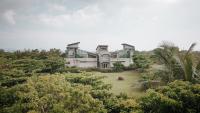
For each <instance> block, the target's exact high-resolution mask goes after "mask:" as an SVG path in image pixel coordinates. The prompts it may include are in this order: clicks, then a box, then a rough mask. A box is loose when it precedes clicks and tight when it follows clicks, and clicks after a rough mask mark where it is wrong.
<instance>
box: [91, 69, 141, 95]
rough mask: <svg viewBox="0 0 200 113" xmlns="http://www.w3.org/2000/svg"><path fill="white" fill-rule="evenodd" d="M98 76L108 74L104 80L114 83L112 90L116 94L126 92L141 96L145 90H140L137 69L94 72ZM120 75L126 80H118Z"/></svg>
mask: <svg viewBox="0 0 200 113" xmlns="http://www.w3.org/2000/svg"><path fill="white" fill-rule="evenodd" d="M94 74H95V75H98V76H106V78H105V79H103V81H104V82H105V83H107V84H112V89H111V92H112V93H114V94H116V95H117V94H120V93H126V94H127V95H128V96H132V97H135V98H137V97H140V96H143V95H144V92H142V91H141V90H140V83H139V82H138V80H139V78H140V75H139V73H138V72H136V71H125V72H119V73H100V72H94ZM118 77H123V78H124V80H118Z"/></svg>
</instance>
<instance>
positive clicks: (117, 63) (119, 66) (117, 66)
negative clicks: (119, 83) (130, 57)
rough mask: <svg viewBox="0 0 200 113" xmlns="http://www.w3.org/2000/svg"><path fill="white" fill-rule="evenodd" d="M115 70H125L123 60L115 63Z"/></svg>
mask: <svg viewBox="0 0 200 113" xmlns="http://www.w3.org/2000/svg"><path fill="white" fill-rule="evenodd" d="M113 70H114V71H115V72H120V71H123V70H124V65H123V64H122V63H121V62H116V63H113Z"/></svg>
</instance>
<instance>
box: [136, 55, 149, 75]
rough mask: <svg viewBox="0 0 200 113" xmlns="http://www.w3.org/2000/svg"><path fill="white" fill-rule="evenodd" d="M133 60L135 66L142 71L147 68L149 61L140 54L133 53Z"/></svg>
mask: <svg viewBox="0 0 200 113" xmlns="http://www.w3.org/2000/svg"><path fill="white" fill-rule="evenodd" d="M133 62H134V64H135V66H136V68H138V69H140V70H141V71H144V70H145V69H147V68H149V64H150V61H149V60H148V59H147V57H145V56H144V55H142V54H135V55H133Z"/></svg>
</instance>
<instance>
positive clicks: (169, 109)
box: [139, 81, 200, 113]
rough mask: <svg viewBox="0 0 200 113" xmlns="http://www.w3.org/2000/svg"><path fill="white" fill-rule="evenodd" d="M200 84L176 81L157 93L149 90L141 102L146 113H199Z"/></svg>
mask: <svg viewBox="0 0 200 113" xmlns="http://www.w3.org/2000/svg"><path fill="white" fill-rule="evenodd" d="M199 102H200V84H192V83H190V82H184V81H174V82H172V83H170V84H168V85H167V86H165V87H162V88H159V89H157V90H156V91H154V90H148V91H147V95H146V96H144V97H142V98H141V99H140V101H139V103H140V107H141V109H142V111H144V112H145V113H199V111H200V107H199V106H200V103H199Z"/></svg>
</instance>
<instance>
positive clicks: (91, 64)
mask: <svg viewBox="0 0 200 113" xmlns="http://www.w3.org/2000/svg"><path fill="white" fill-rule="evenodd" d="M116 62H121V63H122V64H123V65H124V66H126V67H127V66H129V65H131V64H133V61H132V59H131V58H111V59H110V61H109V62H99V61H98V60H97V59H96V58H66V66H69V67H72V66H76V67H80V68H104V69H107V68H112V67H113V64H114V63H116Z"/></svg>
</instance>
